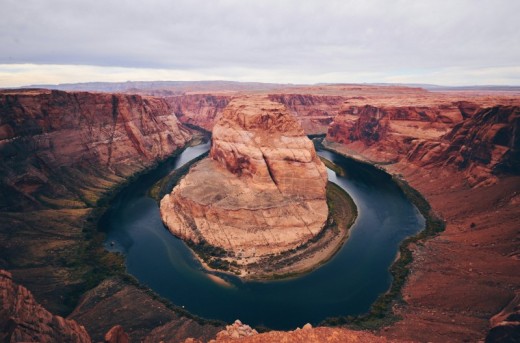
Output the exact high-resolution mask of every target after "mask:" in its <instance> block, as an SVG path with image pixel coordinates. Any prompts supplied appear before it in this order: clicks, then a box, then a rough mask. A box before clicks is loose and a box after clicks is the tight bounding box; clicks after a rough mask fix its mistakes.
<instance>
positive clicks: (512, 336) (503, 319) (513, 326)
mask: <svg viewBox="0 0 520 343" xmlns="http://www.w3.org/2000/svg"><path fill="white" fill-rule="evenodd" d="M490 324H491V329H490V330H489V332H488V334H487V336H486V343H495V342H496V343H499V342H518V341H520V290H517V291H516V294H515V297H514V298H513V300H511V302H510V303H509V304H507V306H506V307H505V308H504V309H503V310H502V311H500V313H498V314H496V315H494V316H493V317H492V318H491V320H490Z"/></svg>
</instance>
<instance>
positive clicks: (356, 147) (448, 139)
mask: <svg viewBox="0 0 520 343" xmlns="http://www.w3.org/2000/svg"><path fill="white" fill-rule="evenodd" d="M441 110H442V109H439V110H431V111H430V112H427V111H420V112H418V111H417V109H416V108H413V110H411V109H410V108H409V107H406V108H399V109H396V108H390V109H389V108H385V107H383V108H379V107H374V106H370V105H366V106H363V107H361V108H355V110H351V111H349V112H342V113H341V114H340V115H338V116H337V117H336V118H335V119H334V122H333V123H332V124H331V125H330V128H329V130H328V132H327V138H326V139H327V141H328V142H331V143H340V144H342V145H343V148H344V149H348V150H350V152H351V153H354V154H361V155H363V156H364V157H365V158H367V159H369V160H371V161H375V162H381V163H389V162H391V163H395V162H398V161H400V160H406V161H408V162H410V163H413V164H415V165H417V166H420V167H431V166H439V167H441V166H451V167H453V168H456V169H457V170H459V171H461V172H463V173H464V174H465V175H466V178H467V180H468V182H469V183H470V184H471V185H472V186H476V185H479V184H481V185H483V184H486V183H490V182H495V181H496V177H495V175H497V174H501V173H506V174H511V173H512V174H518V173H519V166H518V160H519V152H518V150H519V138H518V134H517V133H516V132H517V128H518V122H519V114H518V113H519V107H518V106H495V107H491V108H483V109H478V110H477V109H475V108H474V106H470V110H468V107H467V106H466V107H463V106H462V105H461V106H460V107H459V108H458V109H457V108H455V109H454V108H449V110H448V111H447V112H445V111H441ZM437 111H441V112H439V113H437ZM457 111H458V113H457ZM428 113H430V114H428ZM418 114H419V115H418ZM448 118H449V120H448Z"/></svg>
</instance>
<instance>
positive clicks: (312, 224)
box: [161, 97, 328, 265]
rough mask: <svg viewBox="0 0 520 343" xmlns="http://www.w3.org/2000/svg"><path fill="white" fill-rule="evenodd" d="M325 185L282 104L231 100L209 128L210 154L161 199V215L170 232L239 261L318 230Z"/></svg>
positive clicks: (321, 167) (311, 150) (324, 205)
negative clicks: (229, 255)
mask: <svg viewBox="0 0 520 343" xmlns="http://www.w3.org/2000/svg"><path fill="white" fill-rule="evenodd" d="M326 183H327V173H326V170H325V167H324V165H323V163H322V162H321V161H320V159H319V157H318V156H317V154H316V152H315V150H314V146H313V144H312V142H311V141H310V140H309V139H308V138H307V137H306V136H305V134H304V132H303V129H302V128H301V126H300V125H299V124H298V122H297V121H296V120H295V119H294V117H292V116H291V115H290V114H289V113H288V112H287V110H286V109H285V108H284V107H283V106H282V105H280V104H276V103H273V102H270V101H268V100H267V99H265V98H260V97H243V98H237V99H234V100H233V101H232V102H230V103H229V105H228V106H227V107H226V109H225V110H224V111H223V112H222V115H221V116H220V118H219V120H218V122H217V124H216V125H215V127H214V129H213V141H212V148H211V153H210V158H208V159H206V160H203V161H201V162H200V163H198V164H197V165H196V166H194V167H193V168H192V169H191V170H190V172H189V173H188V175H186V177H185V178H184V179H183V180H182V181H181V182H180V183H179V185H178V186H177V187H175V188H174V190H173V192H172V193H171V194H170V195H166V196H165V197H164V198H163V199H162V201H161V216H162V218H163V221H164V222H165V224H166V225H167V226H168V228H169V229H170V231H171V232H172V233H173V234H175V235H177V236H179V237H181V238H182V239H185V240H187V241H191V242H194V243H197V244H200V243H203V242H204V243H208V244H209V245H211V246H214V247H220V248H223V249H224V250H225V251H226V252H230V253H232V255H234V256H235V258H234V261H236V262H238V263H239V264H244V265H246V264H249V263H253V262H255V261H257V259H258V258H259V257H263V256H267V255H272V254H276V253H280V252H283V251H287V250H291V249H294V248H297V247H298V246H300V245H302V244H303V243H305V242H306V241H308V240H309V239H311V238H312V237H314V236H316V235H317V234H318V233H319V232H320V231H321V229H322V228H323V227H324V224H325V221H326V219H327V213H328V209H327V203H326V200H325V197H326V195H325V186H326Z"/></svg>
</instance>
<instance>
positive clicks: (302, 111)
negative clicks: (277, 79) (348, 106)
mask: <svg viewBox="0 0 520 343" xmlns="http://www.w3.org/2000/svg"><path fill="white" fill-rule="evenodd" d="M269 99H270V100H271V101H276V102H279V103H281V104H282V105H284V106H285V107H286V108H287V109H288V110H289V111H290V112H291V113H292V114H293V115H294V116H295V117H296V118H297V119H298V121H299V122H300V124H301V125H302V127H303V129H304V130H305V133H306V134H307V135H313V134H323V133H326V132H327V128H328V126H329V124H330V123H331V122H332V120H333V119H334V117H335V116H336V115H337V114H338V113H339V111H340V109H341V108H342V105H343V103H344V101H345V100H346V98H345V97H342V96H337V95H313V94H283V93H282V94H269Z"/></svg>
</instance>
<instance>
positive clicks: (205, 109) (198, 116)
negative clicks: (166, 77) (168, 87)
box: [165, 94, 232, 131]
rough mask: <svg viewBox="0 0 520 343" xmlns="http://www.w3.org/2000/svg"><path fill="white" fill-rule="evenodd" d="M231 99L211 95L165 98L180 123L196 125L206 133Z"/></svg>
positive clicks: (226, 96)
mask: <svg viewBox="0 0 520 343" xmlns="http://www.w3.org/2000/svg"><path fill="white" fill-rule="evenodd" d="M231 99H232V96H231V95H212V94H185V95H179V96H171V97H166V98H165V100H166V102H168V104H170V106H171V107H172V109H173V111H174V112H175V115H176V116H177V118H178V119H179V120H180V122H181V123H183V124H191V125H196V126H198V127H201V128H203V129H205V130H206V131H211V130H212V129H213V126H214V125H215V120H216V118H217V117H218V115H219V114H220V113H221V112H222V110H223V109H224V108H225V107H226V106H227V104H228V103H229V102H230V101H231Z"/></svg>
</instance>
